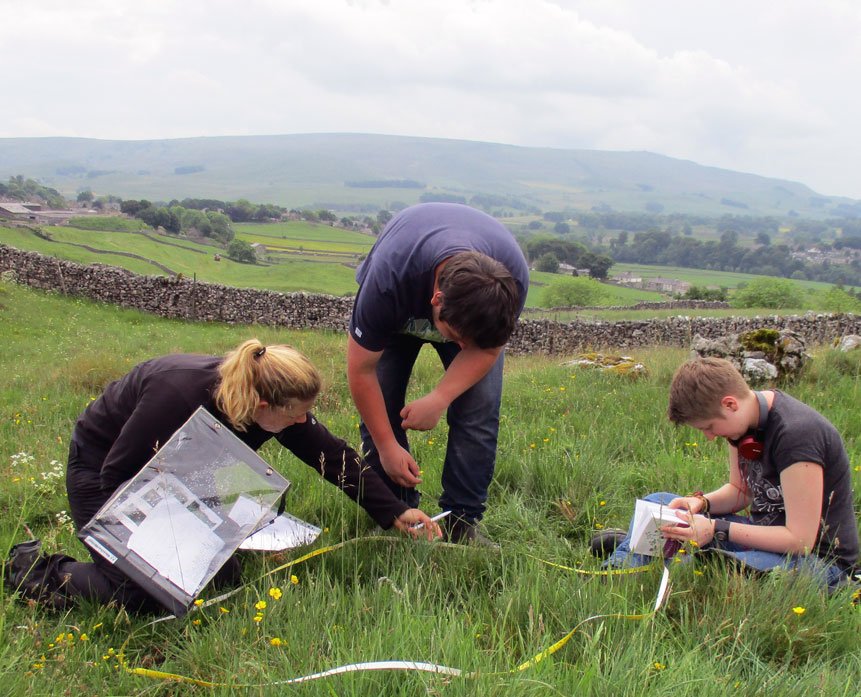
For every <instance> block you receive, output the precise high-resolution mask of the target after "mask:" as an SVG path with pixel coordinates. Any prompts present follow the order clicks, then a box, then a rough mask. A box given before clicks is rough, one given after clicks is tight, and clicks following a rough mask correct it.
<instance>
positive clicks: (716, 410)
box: [667, 357, 750, 424]
mask: <svg viewBox="0 0 861 697" xmlns="http://www.w3.org/2000/svg"><path fill="white" fill-rule="evenodd" d="M749 392H750V387H748V384H747V383H746V382H745V381H744V377H742V374H741V373H740V372H738V369H737V368H736V367H735V366H734V365H733V364H732V363H730V362H729V361H727V360H724V359H723V358H713V357H709V358H695V359H693V360H690V361H688V362H687V363H684V364H682V365H681V366H680V367H679V369H678V370H676V374H675V375H673V382H672V383H671V384H670V403H669V406H668V407H667V416H668V417H669V419H670V421H672V422H673V423H674V424H689V423H691V422H693V421H702V420H703V419H713V418H715V417H717V416H720V413H721V412H720V403H721V400H722V399H723V398H724V397H726V396H727V395H731V396H733V397H739V398H741V397H744V396H745V395H746V394H748V393H749Z"/></svg>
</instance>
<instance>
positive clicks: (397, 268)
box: [350, 203, 529, 351]
mask: <svg viewBox="0 0 861 697" xmlns="http://www.w3.org/2000/svg"><path fill="white" fill-rule="evenodd" d="M467 251H476V252H481V253H482V254H486V255H487V256H489V257H491V258H492V259H496V260H497V261H498V262H500V263H501V264H502V265H503V266H505V268H507V269H508V270H509V272H510V273H511V275H512V277H513V278H514V280H515V282H516V284H517V289H518V291H519V292H520V307H519V308H518V315H519V314H520V312H521V311H522V310H523V305H524V304H525V303H526V291H527V288H528V286H529V267H528V266H527V264H526V259H525V258H524V256H523V252H522V251H521V249H520V246H519V245H518V244H517V241H516V240H515V239H514V237H513V236H512V235H511V232H509V230H508V229H507V228H506V227H505V226H504V225H502V223H500V222H499V221H498V220H496V219H495V218H493V217H491V216H489V215H487V214H486V213H482V212H481V211H478V210H476V209H474V208H470V207H469V206H464V205H460V204H456V203H423V204H419V205H417V206H412V207H410V208H407V209H405V210H403V211H401V212H400V213H398V214H397V215H396V216H395V217H394V218H392V219H391V221H390V222H389V224H388V225H387V226H386V229H385V230H383V232H382V234H381V235H380V237H379V239H378V240H377V242H376V244H374V247H373V248H372V249H371V252H370V254H368V256H367V258H366V259H365V260H364V261H363V262H362V263H361V264H360V265H359V268H358V269H357V270H356V281H358V283H359V292H358V295H357V296H356V302H355V303H354V304H353V314H352V317H351V318H350V335H351V336H352V337H353V339H354V340H355V341H356V343H358V344H359V345H360V346H362V347H363V348H365V349H367V350H369V351H382V350H383V349H384V348H385V346H386V343H387V341H388V339H389V337H390V336H392V335H393V334H397V333H401V332H407V333H410V334H415V335H417V336H421V337H423V338H427V339H430V340H433V341H444V339H443V338H442V336H441V335H439V333H438V332H436V331H435V329H434V327H433V320H432V318H433V314H432V311H431V304H430V300H431V296H432V295H433V283H434V271H435V270H436V267H437V266H439V264H440V263H441V262H442V261H444V260H445V259H448V258H449V257H451V256H453V255H454V254H457V253H458V252H467Z"/></svg>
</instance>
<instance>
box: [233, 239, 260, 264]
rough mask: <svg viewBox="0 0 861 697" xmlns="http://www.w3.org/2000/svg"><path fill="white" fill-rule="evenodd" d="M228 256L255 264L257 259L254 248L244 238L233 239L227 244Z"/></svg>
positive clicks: (234, 259)
mask: <svg viewBox="0 0 861 697" xmlns="http://www.w3.org/2000/svg"><path fill="white" fill-rule="evenodd" d="M227 256H228V258H230V259H233V261H240V262H244V263H248V264H253V263H254V262H255V261H257V258H256V257H255V256H254V250H253V249H252V248H251V245H250V244H248V243H247V242H245V241H243V240H231V242H230V244H229V245H227Z"/></svg>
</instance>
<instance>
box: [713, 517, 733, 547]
mask: <svg viewBox="0 0 861 697" xmlns="http://www.w3.org/2000/svg"><path fill="white" fill-rule="evenodd" d="M714 524H715V528H714V529H715V534H714V539H715V542H729V526H730V522H729V521H728V520H723V519H721V518H715V519H714Z"/></svg>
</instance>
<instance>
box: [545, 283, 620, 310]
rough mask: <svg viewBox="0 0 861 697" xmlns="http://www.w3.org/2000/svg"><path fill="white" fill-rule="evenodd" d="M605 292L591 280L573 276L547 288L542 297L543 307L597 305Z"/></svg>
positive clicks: (602, 287)
mask: <svg viewBox="0 0 861 697" xmlns="http://www.w3.org/2000/svg"><path fill="white" fill-rule="evenodd" d="M606 295H607V290H606V289H605V288H604V286H602V285H601V284H600V283H599V282H598V281H596V280H595V279H593V278H585V277H580V276H575V277H573V278H566V279H564V280H563V281H560V282H559V283H554V284H553V285H552V286H549V287H548V288H547V289H546V290H545V291H544V295H543V296H542V303H541V304H542V306H543V307H577V306H584V305H597V304H598V303H599V302H600V300H601V299H602V298H603V297H605V296H606Z"/></svg>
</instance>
